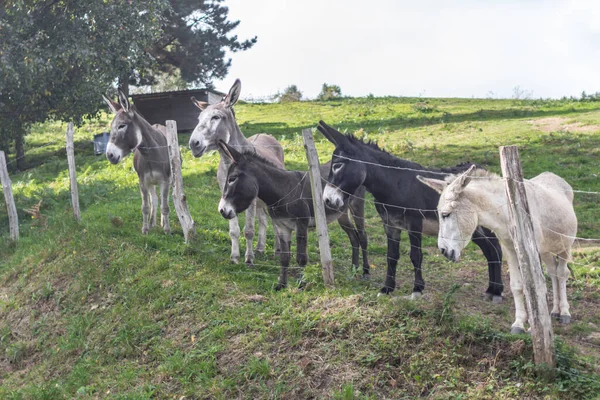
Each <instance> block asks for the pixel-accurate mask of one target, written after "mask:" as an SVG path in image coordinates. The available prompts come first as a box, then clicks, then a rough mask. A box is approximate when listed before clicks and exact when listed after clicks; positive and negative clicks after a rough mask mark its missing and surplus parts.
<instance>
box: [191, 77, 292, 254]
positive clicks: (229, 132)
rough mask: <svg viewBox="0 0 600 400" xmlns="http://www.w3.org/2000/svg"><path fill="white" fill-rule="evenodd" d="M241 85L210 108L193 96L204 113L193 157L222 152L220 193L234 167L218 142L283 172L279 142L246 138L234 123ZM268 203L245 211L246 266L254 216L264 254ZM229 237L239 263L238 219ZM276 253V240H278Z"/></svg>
mask: <svg viewBox="0 0 600 400" xmlns="http://www.w3.org/2000/svg"><path fill="white" fill-rule="evenodd" d="M241 88H242V83H241V82H240V80H239V79H236V81H235V82H234V84H233V86H231V89H229V93H228V94H227V96H225V97H224V98H223V99H222V100H221V101H220V102H219V103H216V104H212V105H208V103H205V102H202V101H198V100H196V99H195V98H193V97H192V102H193V103H194V104H195V105H196V107H198V108H199V109H200V110H201V112H200V116H199V117H198V125H197V126H196V128H195V129H194V132H193V133H192V136H191V137H190V141H189V146H190V149H191V151H192V154H193V155H194V157H202V155H203V154H204V153H206V152H207V151H211V150H219V153H220V155H221V161H220V162H219V168H218V169H217V182H218V183H219V187H220V189H221V192H222V191H223V188H224V187H225V178H226V177H227V169H228V168H229V166H230V164H231V160H230V158H229V157H227V156H225V155H224V154H223V151H222V150H220V149H219V147H218V143H219V140H222V141H224V142H225V143H228V144H229V145H230V146H232V147H234V148H235V149H237V150H240V151H242V150H250V151H256V152H257V153H258V154H260V155H261V156H262V157H264V158H266V159H267V160H269V161H271V162H272V163H273V164H274V165H275V166H277V167H278V168H281V169H284V168H285V167H284V163H283V148H282V147H281V145H280V144H279V142H278V141H277V140H276V139H275V138H274V137H273V136H270V135H267V134H264V133H259V134H256V135H254V136H251V137H249V138H248V139H246V138H245V137H244V135H243V134H242V132H241V131H240V127H239V126H238V124H237V122H236V120H235V114H234V112H233V106H234V105H235V103H236V102H237V101H238V98H239V96H240V92H241ZM265 207H266V206H265V204H264V203H263V202H261V201H260V200H259V201H257V202H255V203H253V204H252V205H251V206H250V207H248V209H247V211H246V226H245V227H244V236H245V237H246V260H245V261H246V264H248V265H252V264H253V263H254V251H253V250H252V241H253V239H254V216H255V214H258V222H259V228H258V243H257V245H256V251H257V252H258V253H262V252H264V251H265V243H266V232H267V212H266V208H265ZM229 237H230V238H231V261H232V262H234V263H238V262H239V260H240V245H239V238H240V227H239V223H238V219H237V216H236V217H234V218H232V219H230V220H229ZM275 250H276V251H277V250H278V249H277V240H276V241H275Z"/></svg>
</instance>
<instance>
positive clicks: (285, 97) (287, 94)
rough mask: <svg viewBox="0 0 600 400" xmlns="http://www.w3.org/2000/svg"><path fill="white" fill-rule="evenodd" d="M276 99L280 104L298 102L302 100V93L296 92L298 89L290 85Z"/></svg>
mask: <svg viewBox="0 0 600 400" xmlns="http://www.w3.org/2000/svg"><path fill="white" fill-rule="evenodd" d="M277 97H278V101H279V102H280V103H289V102H292V101H300V99H302V92H301V91H300V90H298V87H297V86H296V85H290V86H288V87H287V88H286V89H285V90H284V91H283V93H281V94H279V95H278V96H277Z"/></svg>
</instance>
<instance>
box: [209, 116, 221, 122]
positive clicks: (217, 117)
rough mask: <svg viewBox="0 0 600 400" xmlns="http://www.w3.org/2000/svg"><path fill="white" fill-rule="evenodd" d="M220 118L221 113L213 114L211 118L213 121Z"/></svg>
mask: <svg viewBox="0 0 600 400" xmlns="http://www.w3.org/2000/svg"><path fill="white" fill-rule="evenodd" d="M220 119H221V116H220V115H213V116H212V118H211V120H212V121H218V120H220Z"/></svg>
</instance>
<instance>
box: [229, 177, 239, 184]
mask: <svg viewBox="0 0 600 400" xmlns="http://www.w3.org/2000/svg"><path fill="white" fill-rule="evenodd" d="M236 180H237V176H230V177H229V179H227V182H228V183H230V184H231V183H233V182H235V181H236Z"/></svg>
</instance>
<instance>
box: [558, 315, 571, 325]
mask: <svg viewBox="0 0 600 400" xmlns="http://www.w3.org/2000/svg"><path fill="white" fill-rule="evenodd" d="M558 322H560V323H561V324H570V323H571V316H570V315H561V316H560V317H558Z"/></svg>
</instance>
